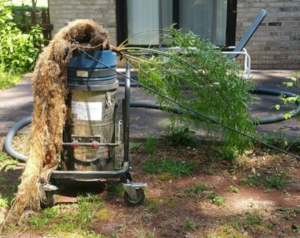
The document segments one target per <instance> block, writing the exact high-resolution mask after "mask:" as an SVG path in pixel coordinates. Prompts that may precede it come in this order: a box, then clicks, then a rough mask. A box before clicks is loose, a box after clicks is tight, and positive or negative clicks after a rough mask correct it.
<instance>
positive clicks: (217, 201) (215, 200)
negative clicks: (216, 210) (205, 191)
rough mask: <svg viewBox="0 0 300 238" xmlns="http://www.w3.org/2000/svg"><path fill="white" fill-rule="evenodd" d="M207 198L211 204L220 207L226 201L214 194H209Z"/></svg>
mask: <svg viewBox="0 0 300 238" xmlns="http://www.w3.org/2000/svg"><path fill="white" fill-rule="evenodd" d="M207 198H209V199H211V200H212V201H213V203H215V204H216V205H218V206H221V205H222V204H223V203H224V202H225V200H226V198H225V197H222V196H217V195H216V194H215V193H211V194H209V195H208V196H207Z"/></svg>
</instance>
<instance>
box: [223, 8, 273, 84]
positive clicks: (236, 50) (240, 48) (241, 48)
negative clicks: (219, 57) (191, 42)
mask: <svg viewBox="0 0 300 238" xmlns="http://www.w3.org/2000/svg"><path fill="white" fill-rule="evenodd" d="M266 14H267V11H266V10H264V9H262V10H261V11H260V12H259V14H258V15H257V17H256V18H255V19H254V21H253V22H252V24H251V25H250V26H249V27H248V29H247V31H246V32H245V34H244V35H243V37H242V38H241V40H240V41H239V43H238V44H237V45H236V46H230V47H228V48H229V49H233V50H232V51H224V52H222V54H226V55H227V57H228V58H230V59H233V60H235V59H236V58H237V57H238V56H239V55H240V54H241V55H244V56H245V61H244V72H247V75H248V78H250V70H251V58H250V55H249V54H248V52H247V50H246V48H245V46H246V44H247V43H248V41H249V40H250V39H251V37H252V36H253V34H254V33H255V31H256V29H257V28H258V27H259V25H260V23H261V22H262V21H263V19H264V18H265V16H266Z"/></svg>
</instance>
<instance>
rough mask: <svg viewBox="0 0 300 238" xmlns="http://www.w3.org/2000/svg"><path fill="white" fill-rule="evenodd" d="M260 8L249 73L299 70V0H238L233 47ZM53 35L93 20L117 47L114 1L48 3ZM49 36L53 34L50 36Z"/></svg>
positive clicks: (250, 48) (51, 0) (57, 0)
mask: <svg viewBox="0 0 300 238" xmlns="http://www.w3.org/2000/svg"><path fill="white" fill-rule="evenodd" d="M262 8H264V9H265V10H266V11H267V16H266V18H265V19H264V21H263V22H262V24H261V25H260V26H259V28H258V29H257V31H256V32H255V33H254V35H253V37H252V38H251V40H250V41H249V42H248V44H247V46H246V49H247V51H248V53H249V54H250V56H251V60H252V69H298V70H299V69H300V0H282V1H276V0H251V1H250V0H238V5H237V28H236V43H238V41H239V40H240V39H241V37H242V35H243V34H244V33H245V31H246V29H247V28H248V27H249V26H250V25H251V23H252V22H253V20H254V18H255V17H256V16H257V14H258V13H259V11H260V10H261V9H262ZM49 10H50V19H51V23H52V24H53V26H54V30H53V33H54V34H55V33H57V32H58V31H59V29H61V28H62V27H64V26H65V25H66V24H67V23H68V22H70V21H72V20H75V19H79V18H81V19H93V20H94V21H95V22H97V23H98V24H99V25H101V26H102V27H104V28H105V29H106V30H108V32H109V35H110V38H111V43H112V44H114V45H116V44H117V20H116V1H115V0H89V1H81V0H72V1H67V0H49ZM52 35H53V34H52Z"/></svg>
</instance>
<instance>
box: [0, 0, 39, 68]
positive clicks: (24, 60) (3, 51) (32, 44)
mask: <svg viewBox="0 0 300 238" xmlns="http://www.w3.org/2000/svg"><path fill="white" fill-rule="evenodd" d="M0 33H1V38H0V64H2V65H4V67H5V68H6V70H8V71H12V72H19V73H25V72H29V71H31V70H32V69H33V68H34V65H35V61H36V59H37V57H38V55H39V52H40V49H41V47H42V46H43V34H42V28H41V27H39V26H34V27H32V29H31V30H30V32H29V33H28V34H23V33H22V32H21V30H20V29H19V28H17V25H16V23H14V22H13V14H12V10H11V9H10V7H7V6H4V3H3V2H2V1H0Z"/></svg>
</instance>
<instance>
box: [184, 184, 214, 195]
mask: <svg viewBox="0 0 300 238" xmlns="http://www.w3.org/2000/svg"><path fill="white" fill-rule="evenodd" d="M207 189H208V187H207V186H206V185H203V184H194V185H193V186H192V187H189V188H186V189H185V190H184V191H185V192H187V193H190V194H194V195H196V197H197V198H200V197H201V193H202V192H203V191H206V190H207Z"/></svg>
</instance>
